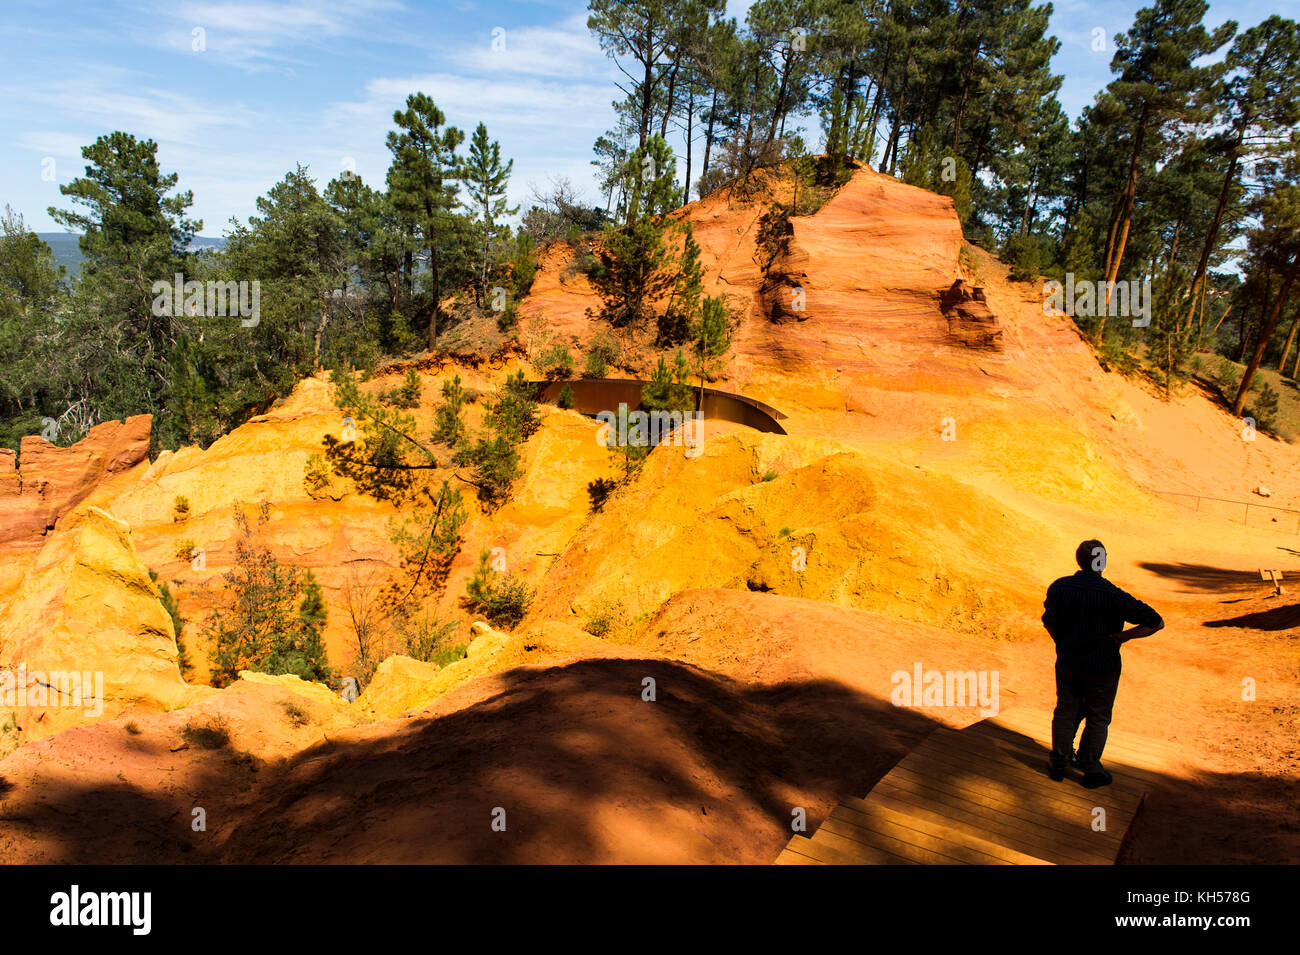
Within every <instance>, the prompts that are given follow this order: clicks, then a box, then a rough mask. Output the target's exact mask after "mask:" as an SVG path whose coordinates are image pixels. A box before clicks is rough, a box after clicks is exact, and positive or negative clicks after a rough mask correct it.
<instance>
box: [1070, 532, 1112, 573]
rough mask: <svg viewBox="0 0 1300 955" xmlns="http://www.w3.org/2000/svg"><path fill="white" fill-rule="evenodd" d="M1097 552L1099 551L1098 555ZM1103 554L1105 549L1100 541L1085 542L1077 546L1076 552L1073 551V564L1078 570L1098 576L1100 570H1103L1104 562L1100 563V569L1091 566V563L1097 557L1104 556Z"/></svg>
mask: <svg viewBox="0 0 1300 955" xmlns="http://www.w3.org/2000/svg"><path fill="white" fill-rule="evenodd" d="M1098 551H1100V553H1098ZM1105 553H1106V547H1105V545H1104V544H1102V542H1101V541H1099V540H1086V541H1084V542H1083V543H1082V544H1080V545H1079V547H1078V549H1077V550H1075V552H1074V562H1075V563H1076V564H1078V565H1079V569H1080V570H1087V571H1091V572H1092V573H1097V574H1099V573H1101V570H1102V569H1104V568H1105V562H1104V561H1103V562H1102V567H1101V568H1100V569H1099V568H1097V567H1095V566H1093V562H1094V561H1095V560H1096V559H1097V558H1098V557H1101V556H1103V555H1105Z"/></svg>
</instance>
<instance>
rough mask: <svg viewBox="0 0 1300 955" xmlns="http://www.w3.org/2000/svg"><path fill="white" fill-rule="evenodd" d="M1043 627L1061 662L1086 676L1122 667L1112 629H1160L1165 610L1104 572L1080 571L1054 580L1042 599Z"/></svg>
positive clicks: (1109, 672) (1116, 671) (1116, 630)
mask: <svg viewBox="0 0 1300 955" xmlns="http://www.w3.org/2000/svg"><path fill="white" fill-rule="evenodd" d="M1043 607H1044V610H1043V626H1045V627H1051V628H1052V632H1053V633H1054V634H1055V637H1054V639H1055V641H1056V659H1057V662H1058V663H1060V664H1061V665H1063V666H1065V667H1066V668H1067V669H1069V670H1071V671H1073V672H1075V673H1079V674H1081V675H1086V676H1110V675H1111V674H1115V673H1118V672H1119V671H1120V657H1119V644H1118V643H1116V642H1115V641H1114V640H1113V639H1112V638H1111V636H1110V635H1111V634H1112V633H1119V632H1120V631H1121V630H1123V629H1124V624H1125V622H1126V621H1127V622H1128V623H1136V624H1141V625H1142V626H1146V627H1161V626H1163V625H1164V622H1163V621H1162V620H1161V619H1160V614H1158V613H1156V612H1155V611H1154V610H1153V609H1151V608H1150V607H1149V606H1147V605H1146V604H1144V603H1143V602H1142V601H1140V600H1138V599H1137V598H1136V597H1133V596H1130V595H1129V594H1126V593H1125V592H1124V591H1122V590H1120V589H1119V588H1118V587H1116V586H1115V585H1114V584H1112V583H1111V582H1110V581H1109V580H1107V579H1106V578H1105V577H1102V576H1101V575H1100V574H1090V573H1088V572H1086V571H1082V570H1079V571H1076V572H1075V573H1074V574H1072V575H1071V576H1069V577H1062V578H1061V579H1060V580H1057V581H1054V582H1053V583H1052V586H1050V587H1048V588H1047V599H1046V600H1045V601H1043Z"/></svg>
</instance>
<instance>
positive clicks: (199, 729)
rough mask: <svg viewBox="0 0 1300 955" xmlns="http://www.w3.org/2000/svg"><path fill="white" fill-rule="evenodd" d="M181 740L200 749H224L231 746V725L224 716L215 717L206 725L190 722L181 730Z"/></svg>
mask: <svg viewBox="0 0 1300 955" xmlns="http://www.w3.org/2000/svg"><path fill="white" fill-rule="evenodd" d="M181 739H183V740H184V741H185V742H187V743H189V744H190V745H191V746H197V747H199V749H222V748H223V747H226V746H229V745H230V724H229V723H228V722H227V721H226V718H225V717H224V716H214V717H212V718H210V719H209V720H208V721H207V722H206V723H196V722H194V720H190V721H189V722H188V723H186V724H185V728H184V729H183V730H181Z"/></svg>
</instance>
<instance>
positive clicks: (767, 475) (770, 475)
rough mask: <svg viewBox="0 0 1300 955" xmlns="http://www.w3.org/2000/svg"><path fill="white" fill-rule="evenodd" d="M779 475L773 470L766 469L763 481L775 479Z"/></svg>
mask: <svg viewBox="0 0 1300 955" xmlns="http://www.w3.org/2000/svg"><path fill="white" fill-rule="evenodd" d="M778 476H779V475H778V474H777V473H776V472H775V471H768V472H766V473H765V474H764V475H763V483H765V484H766V483H767V482H768V481H775V480H776V479H777V477H778Z"/></svg>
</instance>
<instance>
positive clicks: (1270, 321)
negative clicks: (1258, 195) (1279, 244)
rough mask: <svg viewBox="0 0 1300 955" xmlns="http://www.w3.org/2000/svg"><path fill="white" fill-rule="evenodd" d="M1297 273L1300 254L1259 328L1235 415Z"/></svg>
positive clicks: (1294, 260) (1242, 377)
mask: <svg viewBox="0 0 1300 955" xmlns="http://www.w3.org/2000/svg"><path fill="white" fill-rule="evenodd" d="M1297 274H1300V255H1297V256H1296V257H1295V258H1294V259H1292V260H1291V268H1290V270H1289V271H1288V272H1287V273H1286V278H1285V279H1283V281H1282V288H1281V289H1280V290H1279V291H1278V293H1277V298H1276V299H1274V301H1273V307H1272V309H1270V310H1269V313H1268V318H1267V319H1266V320H1265V321H1264V327H1263V328H1261V329H1260V330H1259V341H1257V342H1256V343H1255V353H1254V354H1253V355H1251V356H1250V364H1248V365H1247V366H1246V370H1245V372H1244V373H1243V374H1242V376H1241V387H1240V388H1238V389H1237V398H1236V400H1235V401H1233V403H1232V413H1233V414H1234V415H1239V414H1241V409H1242V407H1243V406H1244V405H1245V404H1246V395H1247V393H1249V391H1250V383H1251V381H1252V379H1254V377H1255V372H1256V371H1258V370H1259V363H1260V362H1261V361H1263V360H1264V350H1265V349H1266V348H1268V340H1269V339H1270V338H1272V337H1273V329H1275V328H1276V327H1277V320H1278V319H1279V318H1280V317H1281V316H1282V307H1283V306H1284V305H1285V304H1286V300H1287V297H1288V296H1289V295H1290V294H1291V285H1292V283H1294V282H1295V277H1296V275H1297Z"/></svg>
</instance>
